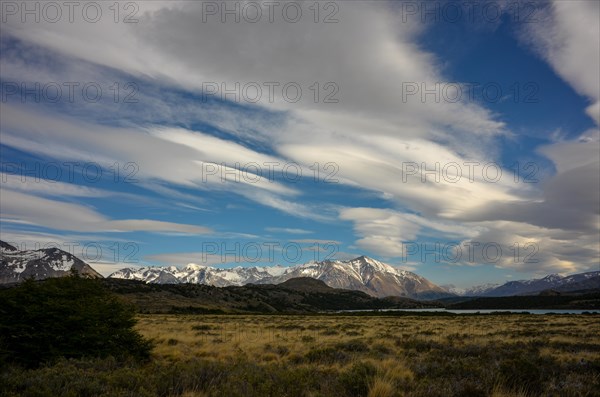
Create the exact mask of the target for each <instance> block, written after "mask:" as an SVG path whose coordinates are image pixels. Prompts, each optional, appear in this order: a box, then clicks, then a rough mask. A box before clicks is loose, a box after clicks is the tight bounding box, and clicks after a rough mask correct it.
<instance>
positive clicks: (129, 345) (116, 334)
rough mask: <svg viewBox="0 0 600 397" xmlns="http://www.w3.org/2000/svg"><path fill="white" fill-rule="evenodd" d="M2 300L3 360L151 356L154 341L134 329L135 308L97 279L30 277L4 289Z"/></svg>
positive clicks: (0, 332)
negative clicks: (42, 279) (35, 279)
mask: <svg viewBox="0 0 600 397" xmlns="http://www.w3.org/2000/svg"><path fill="white" fill-rule="evenodd" d="M0 301H2V304H0V362H2V363H7V362H13V363H17V364H20V365H24V366H26V367H35V366H38V365H40V364H42V363H46V362H53V361H55V360H56V359H57V358H59V357H65V358H80V357H107V356H113V357H116V358H126V357H133V358H136V359H146V358H148V357H149V355H150V350H151V348H152V344H151V343H150V342H149V341H147V340H145V339H143V338H142V336H141V335H140V334H139V333H137V332H136V331H135V330H134V329H133V326H134V325H135V322H136V321H135V318H134V311H133V309H132V308H130V307H129V306H127V305H125V304H124V303H123V302H121V301H120V300H119V299H118V298H117V297H116V296H114V295H113V294H112V293H111V292H109V291H108V290H106V289H105V288H104V287H103V286H102V285H101V284H100V282H99V281H97V280H91V279H84V278H80V277H78V276H76V275H74V276H71V277H63V278H53V279H48V280H44V281H33V280H27V281H25V282H23V283H21V284H20V285H18V286H16V287H13V288H8V289H5V290H2V291H0Z"/></svg>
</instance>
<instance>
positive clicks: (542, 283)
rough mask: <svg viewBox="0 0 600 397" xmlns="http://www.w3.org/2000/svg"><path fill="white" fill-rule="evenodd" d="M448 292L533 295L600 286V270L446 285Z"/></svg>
mask: <svg viewBox="0 0 600 397" xmlns="http://www.w3.org/2000/svg"><path fill="white" fill-rule="evenodd" d="M445 288H446V289H447V290H448V292H451V293H453V294H455V295H459V296H485V297H501V296H515V295H533V294H538V293H540V292H541V291H545V290H555V291H560V292H570V291H578V290H586V289H596V288H600V271H596V272H587V273H578V274H572V275H569V276H562V275H560V274H550V275H548V276H545V277H543V278H537V279H531V280H519V281H509V282H507V283H504V284H484V285H480V286H476V287H472V288H468V289H458V288H454V287H453V286H445Z"/></svg>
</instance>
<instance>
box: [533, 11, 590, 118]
mask: <svg viewBox="0 0 600 397" xmlns="http://www.w3.org/2000/svg"><path fill="white" fill-rule="evenodd" d="M536 11H541V9H538V10H536ZM540 14H541V12H540ZM524 25H525V26H526V29H525V30H524V32H523V34H522V39H523V40H525V41H526V42H529V43H531V44H532V45H533V46H534V48H535V49H536V50H537V51H538V52H539V53H540V54H541V56H543V57H544V58H545V59H546V60H547V61H548V62H549V63H550V65H551V66H552V67H553V68H554V70H555V71H556V72H557V73H558V74H559V75H560V76H561V77H562V78H563V79H565V80H566V81H567V82H568V83H569V84H571V86H572V87H573V88H574V89H575V90H576V91H577V92H579V93H580V94H581V95H584V96H586V97H588V98H589V99H590V100H592V101H593V103H592V104H591V105H590V106H589V107H588V108H587V109H586V113H587V114H588V115H589V116H590V117H591V118H592V119H594V121H595V122H596V124H597V125H600V74H599V73H598V70H600V51H599V50H598V49H599V48H600V3H599V2H597V1H587V0H572V1H562V0H553V1H552V2H551V4H550V6H549V7H548V8H547V9H546V10H545V15H539V17H538V18H537V20H536V23H530V24H524Z"/></svg>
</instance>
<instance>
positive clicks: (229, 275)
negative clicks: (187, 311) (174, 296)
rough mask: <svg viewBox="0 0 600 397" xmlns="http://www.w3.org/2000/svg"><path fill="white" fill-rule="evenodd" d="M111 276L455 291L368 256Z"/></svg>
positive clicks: (437, 293)
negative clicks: (287, 264) (306, 280)
mask: <svg viewBox="0 0 600 397" xmlns="http://www.w3.org/2000/svg"><path fill="white" fill-rule="evenodd" d="M109 277H111V278H122V279H128V280H140V281H144V282H147V283H157V284H177V283H193V284H207V285H213V286H217V287H224V286H230V285H246V284H280V283H283V282H285V281H287V280H289V279H293V278H299V277H310V278H313V279H316V280H321V281H323V282H324V283H325V284H326V285H328V286H329V287H333V288H340V289H347V290H355V291H362V292H365V293H367V294H369V295H371V296H375V297H386V296H402V297H409V298H419V299H436V298H441V297H446V296H451V295H452V294H450V293H448V291H446V290H444V289H443V288H441V287H439V286H437V285H435V284H434V283H432V282H431V281H429V280H427V279H425V278H424V277H421V276H419V275H417V274H415V273H412V272H409V271H406V270H400V269H396V268H394V267H392V266H390V265H387V264H385V263H382V262H379V261H377V260H375V259H372V258H368V257H366V256H361V257H358V258H356V259H352V260H350V261H322V262H309V263H305V264H301V265H297V266H291V267H283V266H273V267H246V268H244V267H235V268H232V269H219V268H214V267H210V266H200V265H195V264H190V265H188V266H186V267H184V268H182V269H179V268H177V267H174V266H170V267H145V268H137V269H135V268H130V269H122V270H119V271H117V272H115V273H113V274H111V275H110V276H109Z"/></svg>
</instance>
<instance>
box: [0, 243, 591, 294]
mask: <svg viewBox="0 0 600 397" xmlns="http://www.w3.org/2000/svg"><path fill="white" fill-rule="evenodd" d="M72 271H77V272H78V273H79V274H80V275H82V276H85V277H94V278H101V277H102V276H101V275H100V274H99V273H98V272H96V271H95V270H94V269H93V268H92V267H91V266H90V265H88V264H87V263H85V262H84V261H82V260H80V259H79V258H77V257H76V256H74V255H72V254H70V253H68V252H65V251H62V250H60V249H58V248H47V249H39V250H30V251H26V250H19V249H17V248H16V247H14V246H12V245H10V244H8V243H5V242H3V241H0V284H9V283H16V282H20V281H23V280H25V279H26V278H30V277H33V278H34V279H44V278H49V277H62V276H66V275H69V274H71V273H72ZM301 277H309V278H312V279H316V280H320V281H322V282H323V283H324V284H325V285H327V286H329V287H332V288H338V289H346V290H355V291H360V292H364V293H366V294H368V295H370V296H373V297H378V298H383V297H386V296H396V297H406V298H413V299H422V300H424V299H431V300H433V299H440V298H446V297H452V296H481V297H504V296H515V295H534V294H538V293H540V292H542V291H547V290H553V291H557V292H570V291H578V290H592V289H598V288H600V271H596V272H587V273H579V274H573V275H569V276H561V275H558V274H552V275H549V276H546V277H543V278H539V279H532V280H521V281H510V282H507V283H505V284H502V285H500V284H486V285H482V286H477V287H472V288H469V289H458V288H454V287H453V286H444V287H440V286H438V285H436V284H434V283H432V282H431V281H429V280H427V279H426V278H424V277H421V276H419V275H417V274H415V273H412V272H409V271H406V270H401V269H398V268H395V267H393V266H390V265H388V264H385V263H383V262H380V261H378V260H375V259H372V258H369V257H367V256H360V257H358V258H355V259H352V260H348V261H339V260H327V261H321V262H315V261H312V262H308V263H305V264H300V265H295V266H289V267H287V266H280V265H277V266H265V267H258V266H255V267H239V266H238V267H234V268H230V269H224V268H216V267H211V266H202V265H197V264H189V265H187V266H185V267H183V268H178V267H175V266H168V267H158V266H152V267H136V268H125V269H121V270H119V271H117V272H114V273H113V274H111V275H110V276H109V278H113V279H125V280H137V281H143V282H144V283H149V284H204V285H210V286H214V287H229V286H243V285H249V284H255V285H264V284H281V283H284V282H286V281H288V280H290V279H295V278H301Z"/></svg>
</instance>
